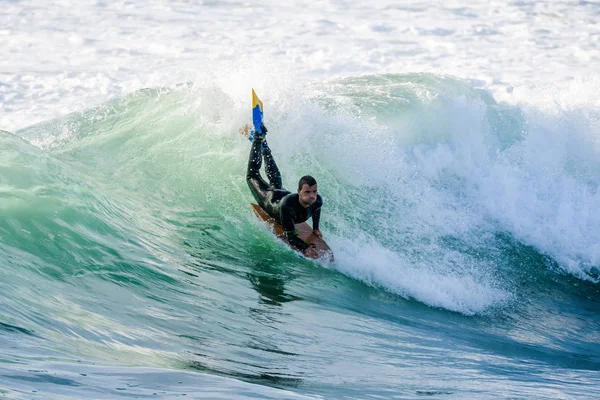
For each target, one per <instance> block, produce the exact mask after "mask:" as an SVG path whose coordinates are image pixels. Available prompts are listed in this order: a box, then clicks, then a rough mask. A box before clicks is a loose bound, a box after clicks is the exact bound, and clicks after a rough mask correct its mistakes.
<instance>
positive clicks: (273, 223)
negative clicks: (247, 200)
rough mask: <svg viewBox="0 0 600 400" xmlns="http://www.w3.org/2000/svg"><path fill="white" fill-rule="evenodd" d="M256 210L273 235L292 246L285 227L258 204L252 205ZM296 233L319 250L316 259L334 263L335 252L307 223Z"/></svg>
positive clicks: (303, 223) (300, 226) (300, 224)
mask: <svg viewBox="0 0 600 400" xmlns="http://www.w3.org/2000/svg"><path fill="white" fill-rule="evenodd" d="M250 205H251V206H252V208H253V209H254V213H255V214H256V216H257V217H258V219H260V220H261V221H263V222H265V223H266V224H267V225H269V226H270V227H271V229H272V230H273V233H274V234H275V235H276V236H277V237H278V238H279V239H281V240H283V241H284V242H285V243H286V244H287V245H288V246H289V245H290V244H289V242H288V241H287V239H286V238H285V232H284V230H283V226H281V224H280V223H279V221H277V220H276V219H275V218H273V217H271V216H270V215H269V214H267V212H266V211H265V210H263V208H262V207H261V206H259V205H258V204H250ZM296 232H297V234H298V237H299V238H300V239H302V240H304V241H305V242H306V243H308V244H314V245H315V247H316V248H317V257H315V259H322V260H328V261H331V262H333V252H332V251H331V248H330V247H329V245H328V244H327V243H326V242H325V241H324V240H323V239H321V238H319V237H317V236H315V235H314V234H313V230H312V228H311V227H310V225H308V224H307V223H306V222H302V223H299V224H296Z"/></svg>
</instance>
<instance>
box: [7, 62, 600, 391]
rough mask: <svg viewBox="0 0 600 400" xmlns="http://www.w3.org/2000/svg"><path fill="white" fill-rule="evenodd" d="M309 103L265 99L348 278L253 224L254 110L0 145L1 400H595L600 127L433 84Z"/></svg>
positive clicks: (407, 78)
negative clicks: (309, 183)
mask: <svg viewBox="0 0 600 400" xmlns="http://www.w3.org/2000/svg"><path fill="white" fill-rule="evenodd" d="M297 89H298V88H291V87H290V88H285V87H284V88H279V89H278V91H275V90H273V91H271V92H269V91H265V92H264V94H261V93H259V94H261V96H262V98H263V101H264V102H265V105H266V112H265V113H266V114H265V116H266V123H267V126H268V127H269V143H270V145H271V147H272V149H273V152H274V155H275V157H276V159H277V161H278V163H279V165H280V168H281V170H282V175H283V182H284V186H286V187H288V188H293V186H294V184H295V182H296V180H297V179H298V177H300V176H302V175H304V174H306V173H311V174H313V175H314V176H315V177H316V178H317V180H318V182H319V190H320V193H321V194H322V196H323V197H324V200H325V208H324V209H323V215H322V230H323V232H324V235H325V238H326V239H327V241H328V242H329V243H330V244H331V246H332V248H333V250H334V252H335V254H336V262H335V263H332V264H327V263H316V262H313V261H309V260H306V259H303V258H301V257H299V256H298V255H296V254H295V253H293V252H292V251H290V250H289V249H288V248H287V247H285V246H284V245H283V244H282V243H280V242H279V241H278V240H277V239H276V238H275V237H274V236H273V235H272V234H271V233H270V232H269V231H268V229H267V228H266V227H265V226H263V225H262V224H261V223H260V222H259V221H257V220H256V219H255V217H254V215H253V213H252V210H251V208H250V207H249V206H248V203H249V202H250V201H251V195H250V193H249V191H248V189H247V186H246V183H245V181H244V177H245V165H246V161H247V156H248V151H249V143H248V141H247V140H245V139H244V138H242V137H241V136H240V135H238V134H237V133H236V131H237V128H238V127H239V126H241V125H242V124H244V123H245V122H248V120H249V118H250V111H249V106H248V102H249V100H248V98H249V95H248V96H246V97H242V96H238V95H237V93H236V92H228V91H227V90H226V89H224V88H222V87H218V86H211V85H194V84H192V83H189V84H185V85H179V86H176V87H172V88H163V89H148V90H142V91H138V92H135V93H133V94H131V95H128V96H126V97H124V98H120V99H116V100H114V101H112V102H110V103H107V104H103V105H101V106H98V107H96V108H93V109H89V110H85V111H82V112H80V113H75V114H71V115H69V116H66V117H63V118H59V119H57V120H53V121H48V122H45V123H42V124H38V125H35V126H31V127H29V128H26V129H23V130H20V131H18V132H15V133H14V134H12V133H8V132H2V133H0V141H1V145H0V149H1V150H0V163H1V164H0V165H1V168H2V174H1V175H0V176H1V177H0V179H1V180H0V212H1V218H0V237H1V238H2V240H1V242H0V265H1V267H2V268H0V347H1V348H2V349H3V352H2V355H1V356H0V394H1V395H2V396H3V397H6V398H69V399H71V398H73V399H76V398H121V397H132V396H134V397H135V396H139V397H140V398H142V397H152V398H173V397H176V396H181V397H183V395H186V396H187V398H190V397H191V398H302V397H317V398H319V397H322V398H357V399H358V398H361V399H362V398H422V397H426V398H440V399H463V398H477V399H487V398H540V399H558V398H560V399H564V398H594V397H597V396H598V395H600V390H599V389H598V384H599V383H600V375H599V374H598V371H599V369H600V344H599V343H600V317H599V311H600V303H599V300H600V286H598V268H599V267H600V263H599V260H600V259H599V257H600V248H599V247H598V243H600V241H599V240H598V239H599V238H600V229H599V228H598V226H600V224H597V223H596V222H600V221H599V220H600V216H599V215H598V213H597V210H598V208H597V206H599V205H600V194H599V193H598V186H599V184H600V179H599V178H598V176H600V175H598V172H599V171H600V162H599V161H598V160H599V158H598V157H597V155H598V153H597V139H596V137H597V128H598V126H597V121H598V111H596V110H593V109H585V108H582V107H579V108H577V107H575V108H571V109H564V108H563V109H561V110H558V111H556V110H554V111H549V110H540V109H533V108H531V107H525V106H523V107H517V106H508V105H505V104H498V103H496V102H495V100H494V98H493V97H492V96H491V95H490V94H489V93H486V92H484V91H482V90H475V89H473V88H471V87H470V86H469V85H468V84H467V83H465V82H462V81H458V80H455V79H452V78H449V77H442V76H435V75H427V74H407V75H378V76H367V77H361V78H348V79H342V80H336V81H330V82H325V83H321V84H313V85H311V86H309V87H304V88H302V93H305V95H303V96H302V97H297V96H296V97H294V96H292V94H294V93H298V91H297ZM249 92H250V91H249V90H248V93H249Z"/></svg>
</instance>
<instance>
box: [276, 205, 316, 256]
mask: <svg viewBox="0 0 600 400" xmlns="http://www.w3.org/2000/svg"><path fill="white" fill-rule="evenodd" d="M286 203H287V202H286V201H285V199H284V200H282V204H281V209H280V212H279V221H280V222H281V225H282V226H283V230H284V232H285V238H286V239H287V241H288V242H289V243H290V245H291V246H292V247H295V248H297V249H298V250H301V251H304V250H306V249H308V248H309V247H310V246H309V245H308V244H306V242H305V241H304V240H302V239H300V238H299V237H298V235H297V234H296V224H294V211H293V207H290V205H289V204H286Z"/></svg>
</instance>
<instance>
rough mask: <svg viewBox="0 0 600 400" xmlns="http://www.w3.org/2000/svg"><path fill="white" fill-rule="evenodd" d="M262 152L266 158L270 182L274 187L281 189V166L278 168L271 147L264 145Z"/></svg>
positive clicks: (266, 168)
mask: <svg viewBox="0 0 600 400" xmlns="http://www.w3.org/2000/svg"><path fill="white" fill-rule="evenodd" d="M262 154H263V157H264V158H265V170H266V171H267V178H269V183H270V184H271V186H272V187H273V188H275V189H281V173H279V168H277V164H275V159H274V158H273V154H271V149H270V148H269V147H264V146H263V151H262Z"/></svg>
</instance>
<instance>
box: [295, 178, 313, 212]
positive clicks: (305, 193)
mask: <svg viewBox="0 0 600 400" xmlns="http://www.w3.org/2000/svg"><path fill="white" fill-rule="evenodd" d="M298 197H300V204H301V205H302V206H303V207H308V206H310V205H312V204H313V203H314V202H315V201H317V185H312V186H308V185H307V184H306V183H305V184H304V185H302V189H299V190H298Z"/></svg>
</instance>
